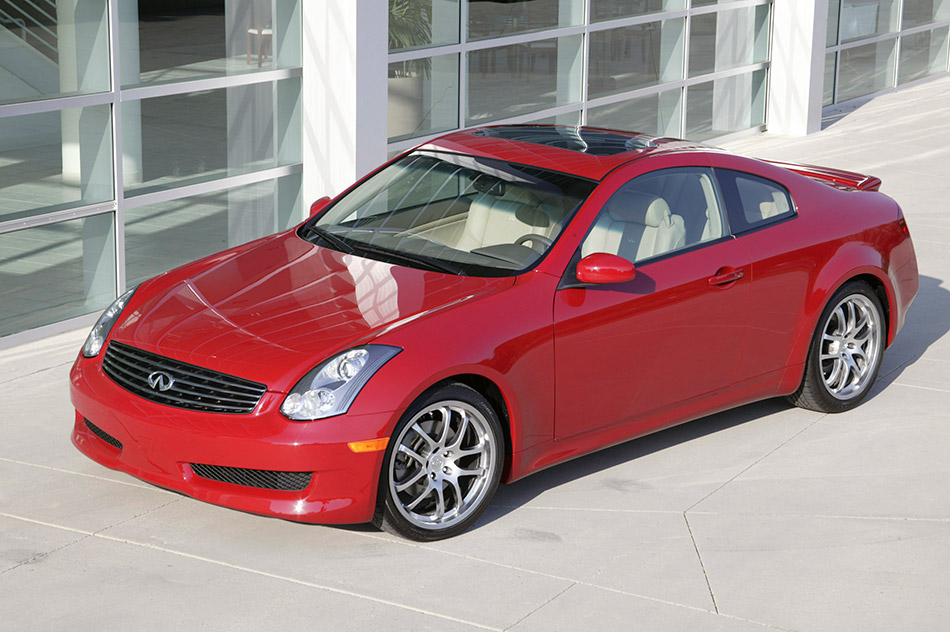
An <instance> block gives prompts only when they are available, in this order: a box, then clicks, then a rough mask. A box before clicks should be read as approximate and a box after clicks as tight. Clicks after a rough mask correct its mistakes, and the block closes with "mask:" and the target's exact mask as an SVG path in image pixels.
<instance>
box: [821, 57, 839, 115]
mask: <svg viewBox="0 0 950 632" xmlns="http://www.w3.org/2000/svg"><path fill="white" fill-rule="evenodd" d="M835 57H836V55H835V53H828V54H827V55H825V79H824V81H825V84H824V91H823V92H822V97H821V104H822V105H831V104H832V103H834V102H835Z"/></svg>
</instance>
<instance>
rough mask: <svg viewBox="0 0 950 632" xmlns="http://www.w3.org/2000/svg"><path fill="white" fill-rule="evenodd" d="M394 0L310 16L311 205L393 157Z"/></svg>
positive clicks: (352, 3)
mask: <svg viewBox="0 0 950 632" xmlns="http://www.w3.org/2000/svg"><path fill="white" fill-rule="evenodd" d="M388 29H389V3H388V0H320V2H306V3H305V6H304V10H303V73H304V84H303V105H304V107H303V133H304V147H303V157H304V178H303V180H304V187H303V188H304V201H305V203H306V204H309V203H310V202H312V201H313V200H315V199H317V198H319V197H321V196H324V195H331V196H332V195H336V194H337V193H339V192H341V191H342V190H343V189H345V188H346V187H347V186H349V185H350V184H352V183H353V181H354V180H356V179H357V178H359V177H361V176H363V175H365V174H366V173H368V172H369V171H370V170H372V169H373V168H375V167H376V166H378V165H379V164H380V163H382V162H383V161H384V160H385V159H386V134H387V131H386V118H387V110H386V104H387V94H386V93H387V81H386V75H387V54H388V41H389V39H388Z"/></svg>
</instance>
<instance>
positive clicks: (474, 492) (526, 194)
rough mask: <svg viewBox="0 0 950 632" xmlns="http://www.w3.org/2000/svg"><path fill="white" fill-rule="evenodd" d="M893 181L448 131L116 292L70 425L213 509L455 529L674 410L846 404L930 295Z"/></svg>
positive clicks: (94, 447) (703, 153)
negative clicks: (505, 490) (213, 250)
mask: <svg viewBox="0 0 950 632" xmlns="http://www.w3.org/2000/svg"><path fill="white" fill-rule="evenodd" d="M879 186H880V180H878V179H876V178H871V177H867V176H862V175H859V174H854V173H848V172H844V171H838V170H834V169H824V168H818V167H807V166H802V165H791V164H776V163H768V162H763V161H758V160H753V159H750V158H743V157H740V156H735V155H731V154H728V153H725V152H723V151H719V150H716V149H713V148H710V147H705V146H702V145H696V144H692V143H688V142H684V141H678V140H673V139H668V138H654V137H649V136H644V135H640V134H633V133H626V132H614V131H609V130H600V129H591V128H571V127H555V126H526V125H522V126H501V127H488V128H480V129H474V130H468V131H461V132H456V133H453V134H449V135H447V136H444V137H442V138H439V139H437V140H434V141H431V142H429V143H427V144H425V145H423V146H421V147H419V148H417V149H415V150H413V151H410V152H407V153H406V154H403V155H401V156H399V157H397V158H396V159H394V160H392V161H391V162H389V163H388V164H386V165H384V166H383V167H381V168H380V169H379V170H377V171H376V172H374V173H372V174H370V175H369V176H367V177H366V178H364V179H363V180H362V181H360V182H359V183H358V184H356V185H354V186H353V187H351V188H350V189H349V190H348V191H346V192H344V193H343V194H341V195H339V196H338V197H337V198H335V199H334V200H332V201H331V200H329V199H327V198H324V199H323V200H320V201H318V202H317V203H315V204H314V207H313V209H312V217H311V218H310V219H309V220H308V221H306V222H305V223H303V224H302V225H300V226H298V227H296V228H294V229H293V230H288V231H285V232H282V233H278V234H276V235H271V236H269V237H265V238H263V239H259V240H257V241H255V242H252V243H249V244H245V245H243V246H239V247H236V248H232V249H230V250H227V251H224V252H221V253H219V254H216V255H212V256H210V257H206V258H204V259H202V260H200V261H196V262H194V263H190V264H188V265H185V266H183V267H180V268H178V269H175V270H172V271H170V272H167V273H165V274H162V275H160V276H158V277H156V278H154V279H151V280H150V281H147V282H145V283H143V284H142V285H140V286H139V287H138V288H137V289H135V290H132V291H130V292H128V293H126V294H125V295H123V296H122V297H120V298H119V299H118V300H117V301H116V302H115V304H114V305H112V306H111V307H110V308H109V309H108V310H107V311H106V312H105V313H104V314H103V315H102V317H101V318H100V320H99V322H98V323H97V324H96V326H95V328H94V329H93V331H92V332H91V333H90V335H89V338H88V340H87V342H86V344H85V346H84V347H83V349H82V352H81V353H80V355H79V357H78V358H77V360H76V363H75V365H74V366H73V369H72V374H71V382H72V384H71V393H72V401H73V404H74V406H75V409H76V420H75V427H74V431H73V435H72V439H73V443H74V444H75V445H76V447H78V448H79V449H80V450H81V451H82V452H83V453H84V454H86V455H87V456H89V457H90V458H92V459H94V460H96V461H98V462H99V463H101V464H103V465H105V466H107V467H111V468H115V469H118V470H122V471H124V472H128V473H130V474H132V475H133V476H136V477H139V478H141V479H143V480H146V481H149V482H151V483H154V484H155V485H159V486H162V487H167V488H169V489H174V490H177V491H179V492H182V493H185V494H187V495H189V496H193V497H195V498H198V499H201V500H205V501H208V502H212V503H217V504H221V505H226V506H228V507H233V508H236V509H241V510H245V511H250V512H255V513H260V514H266V515H270V516H278V517H281V518H287V519H291V520H298V521H304V522H320V523H356V522H366V521H373V522H375V523H376V524H377V525H378V526H381V527H383V528H386V529H388V530H390V531H394V532H397V533H399V534H402V535H404V536H407V537H409V538H414V539H418V540H435V539H439V538H443V537H448V536H451V535H454V534H457V533H459V532H460V531H462V530H464V529H465V528H467V527H468V526H470V525H471V524H472V523H473V522H474V521H475V520H476V519H477V518H478V516H479V514H480V513H481V512H482V511H483V510H484V509H485V507H486V505H487V504H488V503H489V501H490V499H491V497H492V494H493V493H494V492H495V489H496V488H497V486H498V484H499V483H500V482H502V481H506V482H507V481H513V480H516V479H519V478H521V477H523V476H526V475H528V474H530V473H532V472H536V471H538V470H540V469H542V468H546V467H548V466H551V465H555V464H557V463H560V462H562V461H565V460H567V459H570V458H573V457H576V456H579V455H582V454H586V453H589V452H591V451H594V450H598V449H600V448H604V447H606V446H610V445H614V444H616V443H619V442H622V441H627V440H629V439H631V438H634V437H639V436H641V435H644V434H647V433H650V432H655V431H657V430H660V429H662V428H667V427H669V426H672V425H674V424H678V423H682V422H684V421H688V420H690V419H695V418H697V417H700V416H703V415H708V414H711V413H714V412H717V411H721V410H724V409H727V408H730V407H734V406H739V405H741V404H745V403H748V402H752V401H755V400H760V399H764V398H769V397H776V396H786V397H788V398H789V399H790V400H791V401H792V403H794V404H796V405H799V406H804V407H806V408H811V409H814V410H820V411H826V412H837V411H843V410H847V409H850V408H852V407H854V406H856V405H857V404H858V402H860V401H861V400H862V399H863V398H864V397H866V396H867V395H868V392H869V391H870V390H871V387H872V384H873V383H874V380H875V377H876V376H877V373H878V369H879V367H880V365H881V358H882V355H883V353H884V349H885V347H887V346H888V345H889V344H890V343H891V342H892V341H893V340H894V336H895V335H897V332H898V331H899V330H900V328H901V326H902V324H903V322H904V316H905V314H906V313H907V309H908V306H909V305H910V302H911V300H912V299H913V298H914V295H915V294H916V291H917V283H918V281H917V263H916V259H915V255H914V248H913V245H912V243H911V239H910V236H909V233H908V230H907V225H906V223H905V221H904V218H903V215H902V213H901V210H900V208H899V207H898V205H897V204H896V203H895V202H894V201H893V200H891V199H890V198H888V197H886V196H885V195H883V194H881V193H878V192H876V191H877V188H878V187H879Z"/></svg>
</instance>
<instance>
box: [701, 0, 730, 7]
mask: <svg viewBox="0 0 950 632" xmlns="http://www.w3.org/2000/svg"><path fill="white" fill-rule="evenodd" d="M737 1H738V0H693V1H692V3H691V5H690V6H693V7H707V6H709V5H711V4H729V3H730V2H737Z"/></svg>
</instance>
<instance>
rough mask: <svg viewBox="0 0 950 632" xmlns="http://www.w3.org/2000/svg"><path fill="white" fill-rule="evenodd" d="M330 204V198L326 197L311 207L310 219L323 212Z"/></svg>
mask: <svg viewBox="0 0 950 632" xmlns="http://www.w3.org/2000/svg"><path fill="white" fill-rule="evenodd" d="M329 203H330V196H328V195H324V196H323V197H322V198H320V199H319V200H317V201H316V202H314V203H313V204H311V205H310V217H313V216H314V215H316V214H317V213H319V212H320V211H322V210H323V209H324V208H325V207H326V205H327V204H329Z"/></svg>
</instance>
